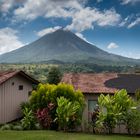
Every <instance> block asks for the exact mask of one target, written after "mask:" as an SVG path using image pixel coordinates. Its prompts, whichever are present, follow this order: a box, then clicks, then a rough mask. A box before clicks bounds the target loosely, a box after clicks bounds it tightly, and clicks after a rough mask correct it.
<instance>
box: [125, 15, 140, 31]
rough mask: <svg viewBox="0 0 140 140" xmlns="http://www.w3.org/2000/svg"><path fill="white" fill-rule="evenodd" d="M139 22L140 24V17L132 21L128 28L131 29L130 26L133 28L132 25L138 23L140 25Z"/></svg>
mask: <svg viewBox="0 0 140 140" xmlns="http://www.w3.org/2000/svg"><path fill="white" fill-rule="evenodd" d="M138 24H140V17H138V18H137V19H136V20H135V21H133V22H131V23H130V24H129V25H128V26H127V28H128V29H130V28H132V27H134V26H136V25H138Z"/></svg>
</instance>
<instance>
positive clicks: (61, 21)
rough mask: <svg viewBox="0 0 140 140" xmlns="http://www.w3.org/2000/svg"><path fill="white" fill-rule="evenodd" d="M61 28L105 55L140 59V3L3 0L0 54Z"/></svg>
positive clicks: (0, 0)
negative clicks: (104, 52)
mask: <svg viewBox="0 0 140 140" xmlns="http://www.w3.org/2000/svg"><path fill="white" fill-rule="evenodd" d="M61 27H63V28H64V29H67V30H71V31H72V32H74V33H75V34H76V35H78V36H79V37H81V38H83V39H84V40H86V41H88V42H91V43H92V44H95V45H96V46H97V47H99V48H101V49H103V50H105V51H108V52H111V53H115V54H119V55H123V56H127V57H131V58H139V59H140V0H0V54H3V53H5V52H8V51H12V50H14V49H17V48H19V47H22V46H24V45H26V44H29V43H31V42H33V41H34V40H36V39H38V38H40V37H41V36H43V35H45V34H48V33H51V32H54V31H56V30H57V29H59V28H61Z"/></svg>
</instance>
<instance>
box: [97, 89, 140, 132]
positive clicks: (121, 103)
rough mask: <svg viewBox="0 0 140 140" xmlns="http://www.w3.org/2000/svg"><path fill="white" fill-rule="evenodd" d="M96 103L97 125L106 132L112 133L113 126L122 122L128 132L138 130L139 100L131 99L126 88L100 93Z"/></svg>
mask: <svg viewBox="0 0 140 140" xmlns="http://www.w3.org/2000/svg"><path fill="white" fill-rule="evenodd" d="M137 99H139V98H137ZM98 103H99V108H100V112H99V115H98V120H97V122H96V126H97V127H101V128H104V130H106V131H107V133H112V131H113V128H115V127H116V126H120V125H122V124H123V125H125V127H126V129H127V131H128V133H129V134H136V133H137V131H138V130H140V110H139V100H137V101H135V100H133V99H132V98H131V97H130V96H129V95H128V94H127V91H126V90H120V91H118V92H116V93H115V94H114V95H109V94H108V95H103V94H101V95H100V97H99V98H98Z"/></svg>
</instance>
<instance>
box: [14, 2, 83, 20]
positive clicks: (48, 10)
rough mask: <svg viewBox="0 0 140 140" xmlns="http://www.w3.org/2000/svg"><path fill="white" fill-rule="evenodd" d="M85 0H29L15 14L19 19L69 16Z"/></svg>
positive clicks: (79, 7)
mask: <svg viewBox="0 0 140 140" xmlns="http://www.w3.org/2000/svg"><path fill="white" fill-rule="evenodd" d="M84 1H85V0H83V2H84ZM83 2H82V1H81V0H69V1H66V0H39V1H34V0H27V1H26V2H25V3H24V4H23V6H21V7H19V8H17V9H16V10H15V11H14V14H15V16H16V17H17V19H24V20H33V19H36V18H37V17H39V16H43V17H46V18H49V17H56V18H67V17H71V16H72V14H73V13H74V12H75V11H76V10H78V9H81V8H82V4H83Z"/></svg>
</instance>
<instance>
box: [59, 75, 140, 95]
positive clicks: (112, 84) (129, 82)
mask: <svg viewBox="0 0 140 140" xmlns="http://www.w3.org/2000/svg"><path fill="white" fill-rule="evenodd" d="M62 82H64V83H68V84H72V85H73V86H74V87H75V89H80V90H81V91H82V92H83V93H115V92H116V91H118V90H120V89H126V90H127V91H128V92H129V93H135V90H136V89H138V88H140V75H139V74H117V73H99V74H94V73H75V74H74V73H67V74H64V76H63V78H62Z"/></svg>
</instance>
